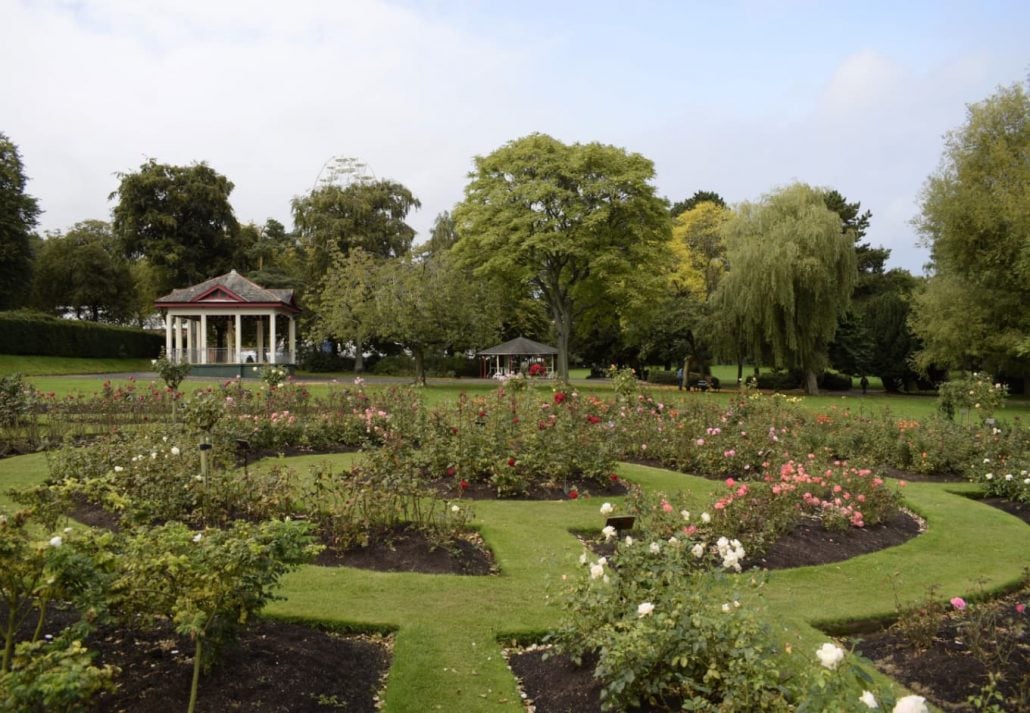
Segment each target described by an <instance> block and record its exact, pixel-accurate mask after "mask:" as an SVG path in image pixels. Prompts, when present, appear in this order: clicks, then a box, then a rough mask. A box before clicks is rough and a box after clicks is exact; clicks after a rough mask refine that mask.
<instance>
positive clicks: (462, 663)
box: [0, 454, 1030, 713]
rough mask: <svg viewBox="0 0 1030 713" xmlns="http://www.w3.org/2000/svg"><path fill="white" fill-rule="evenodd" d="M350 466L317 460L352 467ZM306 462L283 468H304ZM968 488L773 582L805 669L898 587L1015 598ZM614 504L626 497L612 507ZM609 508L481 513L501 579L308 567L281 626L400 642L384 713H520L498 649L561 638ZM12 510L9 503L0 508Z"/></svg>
mask: <svg viewBox="0 0 1030 713" xmlns="http://www.w3.org/2000/svg"><path fill="white" fill-rule="evenodd" d="M348 457H350V454H345V455H343V456H331V457H315V458H311V459H310V460H319V461H327V462H337V461H339V464H340V465H343V462H344V461H345V459H346V458H348ZM308 460H309V459H303V460H302V459H287V460H286V461H285V462H287V463H290V464H291V465H295V466H300V465H303V464H306V461H308ZM46 474H47V468H46V460H45V457H44V456H42V455H31V456H21V457H18V458H11V459H6V460H2V461H0V489H2V490H6V489H7V488H8V487H14V486H18V485H27V484H30V483H35V482H39V481H41V480H42V479H43V478H45V477H46ZM620 474H621V475H622V476H623V477H625V478H627V479H629V480H632V481H634V482H636V483H638V484H640V485H641V486H643V487H645V488H648V489H654V490H662V491H665V492H677V491H679V492H683V493H685V494H686V495H687V497H688V498H690V499H691V500H692V501H693V503H692V507H693V508H694V509H697V508H700V507H703V506H704V505H705V504H706V503H708V502H710V500H711V496H712V494H713V493H714V492H716V490H717V489H718V488H719V487H720V483H717V482H713V481H709V480H704V479H702V478H697V477H693V476H687V475H683V474H680V473H675V472H672V471H666V470H661V469H657V468H650V467H647V466H640V465H630V464H622V465H621V466H620ZM975 491H976V488H975V486H972V485H966V484H954V483H947V484H937V483H912V484H910V485H909V486H908V487H907V489H906V491H905V496H906V500H907V502H908V505H909V507H911V508H912V509H913V510H915V511H916V512H918V513H919V514H920V515H921V516H922V517H924V518H925V519H926V520H927V523H928V529H927V532H925V533H923V534H922V535H920V536H919V537H916V538H914V539H913V540H910V541H909V542H907V543H905V544H903V545H900V546H898V547H893V548H890V549H887V550H883V551H880V552H876V553H872V554H868V555H863V556H861V557H856V558H854V559H851V560H847V561H845V562H836V563H831V564H826V565H820V566H816V567H802V568H798V569H794V570H778V571H775V572H771V573H770V574H769V578H768V584H767V586H766V588H765V594H766V603H767V606H768V609H769V614H770V618H771V621H772V622H773V623H774V625H776V626H777V627H778V628H779V629H780V630H781V632H782V634H783V635H784V636H785V637H786V638H788V639H789V640H790V641H791V643H792V650H793V651H794V652H795V654H796V655H798V656H804V657H806V658H811V656H812V652H814V650H815V648H816V647H817V646H818V645H819V643H821V642H822V641H825V640H826V634H825V633H823V632H822V631H821V630H820V629H841V628H844V627H845V626H852V625H854V624H855V622H882V621H885V620H889V619H890V618H892V617H893V616H894V613H895V602H894V595H893V592H892V589H891V582H892V581H894V582H895V583H896V586H897V587H898V590H899V592H900V596H901V597H902V600H903V602H904V603H913V602H915V601H918V600H920V599H922V598H923V597H924V596H925V594H926V591H927V589H928V588H929V587H930V586H931V585H934V584H936V585H938V587H939V593H940V596H941V597H942V599H947V598H950V597H952V596H963V597H966V598H969V597H971V596H975V595H976V594H977V593H978V592H980V591H982V592H984V593H992V592H1001V591H1004V590H1006V589H1009V588H1011V587H1013V586H1016V585H1017V584H1018V583H1019V581H1020V579H1021V577H1022V570H1023V568H1024V567H1026V566H1027V564H1028V562H1027V557H1026V553H1027V552H1030V527H1027V526H1026V524H1025V523H1023V522H1022V521H1020V520H1019V519H1017V518H1015V517H1013V516H1011V515H1008V514H1006V513H1004V512H1001V511H999V510H996V509H994V508H991V507H989V506H987V505H984V504H982V503H978V502H976V501H974V500H970V499H969V498H968V497H966V495H967V494H969V493H971V492H975ZM606 499H607V500H610V501H612V502H618V501H619V500H620V499H619V498H606ZM600 504H601V501H600V500H599V499H596V498H594V499H588V498H583V499H580V500H576V501H547V502H527V501H508V502H506V501H476V502H475V505H474V509H475V514H476V525H477V526H479V528H480V531H481V533H482V536H483V538H484V539H485V540H486V541H487V542H488V544H489V545H490V547H491V548H492V549H493V551H494V554H495V557H496V560H497V564H498V567H499V568H500V571H501V574H500V575H499V576H497V577H446V576H443V577H441V576H431V575H421V574H414V573H393V572H370V571H366V570H357V569H351V568H347V567H339V568H323V567H316V566H305V567H302V568H301V569H300V570H298V571H296V572H294V573H292V574H290V575H289V576H287V577H286V579H285V580H284V583H283V588H282V592H281V593H282V594H283V596H284V597H286V599H285V600H283V601H278V602H273V603H272V604H270V605H269V606H268V607H267V609H266V610H265V615H266V616H269V617H271V618H279V619H288V620H295V621H296V620H300V621H308V622H318V623H320V624H322V625H327V626H330V627H333V628H338V627H339V628H347V629H352V630H353V629H357V630H366V631H367V630H370V629H371V630H377V631H384V632H385V631H391V632H395V637H396V638H395V641H394V653H393V665H392V667H391V670H390V674H389V679H388V683H387V687H386V691H385V696H384V704H385V705H384V710H385V711H387V713H407V712H409V711H433V710H441V711H457V710H460V711H465V712H469V713H475V712H478V711H509V712H510V713H517V712H518V711H521V710H522V705H521V700H520V698H519V694H518V692H517V690H516V687H515V681H514V679H513V677H512V675H511V673H510V672H509V670H508V668H507V666H506V664H505V662H504V659H503V657H502V656H501V650H500V649H501V645H500V642H501V641H506V640H511V639H521V640H525V639H526V638H528V637H532V636H535V635H538V634H540V633H541V632H544V631H546V630H548V629H549V628H551V627H552V626H554V624H555V623H556V622H557V619H558V617H559V615H560V612H559V610H558V608H557V607H555V606H552V605H551V602H550V599H551V597H553V596H554V595H556V594H557V592H558V590H559V588H560V587H561V582H562V576H563V575H566V576H582V572H581V571H579V568H578V567H577V564H576V560H577V558H578V557H579V554H580V553H581V551H582V546H581V545H580V543H579V542H578V541H577V540H576V538H575V537H574V536H573V535H572V533H571V532H570V530H573V529H599V528H600V527H601V524H602V518H601V516H600V514H599V512H598V508H599V507H600ZM5 506H6V507H8V508H9V501H6V500H4V499H0V509H2V508H4V507H5Z"/></svg>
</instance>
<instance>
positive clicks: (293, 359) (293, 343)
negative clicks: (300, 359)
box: [289, 317, 297, 364]
mask: <svg viewBox="0 0 1030 713" xmlns="http://www.w3.org/2000/svg"><path fill="white" fill-rule="evenodd" d="M289 333H290V363H291V364H296V363H297V320H296V319H294V318H293V317H290V330H289Z"/></svg>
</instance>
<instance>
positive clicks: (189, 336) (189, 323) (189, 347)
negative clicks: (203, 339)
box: [186, 319, 194, 364]
mask: <svg viewBox="0 0 1030 713" xmlns="http://www.w3.org/2000/svg"><path fill="white" fill-rule="evenodd" d="M193 327H194V324H193V320H192V319H187V320H186V363H187V364H192V363H193Z"/></svg>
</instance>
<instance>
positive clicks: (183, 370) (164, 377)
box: [150, 348, 192, 392]
mask: <svg viewBox="0 0 1030 713" xmlns="http://www.w3.org/2000/svg"><path fill="white" fill-rule="evenodd" d="M150 365H151V366H153V367H154V371H156V372H157V375H158V376H159V377H161V381H163V382H165V386H166V387H168V389H169V390H170V391H173V392H175V391H178V390H179V384H181V383H182V382H183V380H184V379H185V378H186V377H187V376H189V374H190V369H191V368H192V365H191V364H190V363H188V362H181V363H179V364H176V363H174V362H173V361H172V360H171V359H169V358H168V354H166V353H165V350H164V349H163V348H162V349H161V356H159V357H158V358H157V359H154V360H153V361H151V362H150Z"/></svg>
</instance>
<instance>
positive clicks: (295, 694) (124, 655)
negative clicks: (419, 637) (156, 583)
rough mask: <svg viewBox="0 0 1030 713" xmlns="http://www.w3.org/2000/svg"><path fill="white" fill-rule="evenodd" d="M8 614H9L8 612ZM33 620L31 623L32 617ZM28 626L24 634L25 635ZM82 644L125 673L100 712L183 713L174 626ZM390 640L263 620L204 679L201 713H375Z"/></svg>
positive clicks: (188, 652)
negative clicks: (328, 712)
mask: <svg viewBox="0 0 1030 713" xmlns="http://www.w3.org/2000/svg"><path fill="white" fill-rule="evenodd" d="M2 613H6V612H5V611H4V612H2ZM76 618H77V617H76V616H75V614H74V612H72V611H70V610H55V609H51V610H50V612H48V616H47V625H46V629H45V631H51V632H53V633H54V634H55V635H56V634H57V633H59V631H60V630H61V629H62V628H63V627H65V626H67V625H69V624H71V623H72V622H74V621H75V620H76ZM30 619H31V617H30ZM34 624H35V621H34V620H32V621H28V622H26V623H25V624H24V626H23V627H22V631H21V634H22V636H23V638H24V636H27V635H28V634H29V633H30V632H29V631H28V628H29V627H30V626H33V625H34ZM83 644H84V645H85V646H86V648H88V649H89V650H90V651H94V652H96V657H95V658H94V663H95V664H96V665H99V666H103V665H108V664H110V665H113V666H116V667H117V668H118V669H120V672H119V673H118V674H117V675H116V676H115V679H114V680H115V683H116V684H117V686H118V688H117V690H116V691H115V692H114V693H103V694H100V695H98V696H96V697H95V698H94V699H93V700H92V701H91V705H90V707H89V708H88V710H90V711H95V712H96V713H136V712H138V711H147V713H182V711H184V710H186V704H187V703H188V701H189V690H190V681H191V679H192V677H193V644H192V643H191V642H190V641H189V639H188V638H186V637H182V636H179V635H178V634H176V633H175V632H174V630H173V629H172V627H171V626H168V627H167V628H165V629H157V630H152V631H129V630H125V629H115V628H112V627H107V626H104V627H99V628H98V629H97V630H96V631H94V632H93V633H92V634H90V635H89V636H88V637H87V638H86V639H85V640H84V641H83ZM390 657H391V642H390V640H389V639H384V638H382V637H371V636H355V635H344V634H339V633H334V632H331V631H324V630H321V629H317V628H313V627H310V626H304V625H301V624H291V623H287V622H276V621H268V620H259V621H256V622H254V623H253V624H251V625H250V626H248V627H247V628H246V630H245V631H244V632H243V633H242V634H241V636H240V638H239V640H238V641H237V642H236V643H235V644H231V645H229V646H228V647H227V648H226V649H225V651H224V652H223V654H222V656H221V657H220V658H219V659H218V661H217V662H216V663H215V665H214V666H213V667H212V668H211V670H210V671H208V672H205V673H202V674H201V677H200V686H199V688H198V696H197V711H198V713H216V712H218V713H220V712H221V711H253V712H256V713H316V712H318V711H339V710H346V711H349V712H350V713H374V712H375V711H377V710H378V695H379V692H380V690H381V689H382V687H383V684H384V681H385V677H386V673H387V671H388V670H389V666H390Z"/></svg>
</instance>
